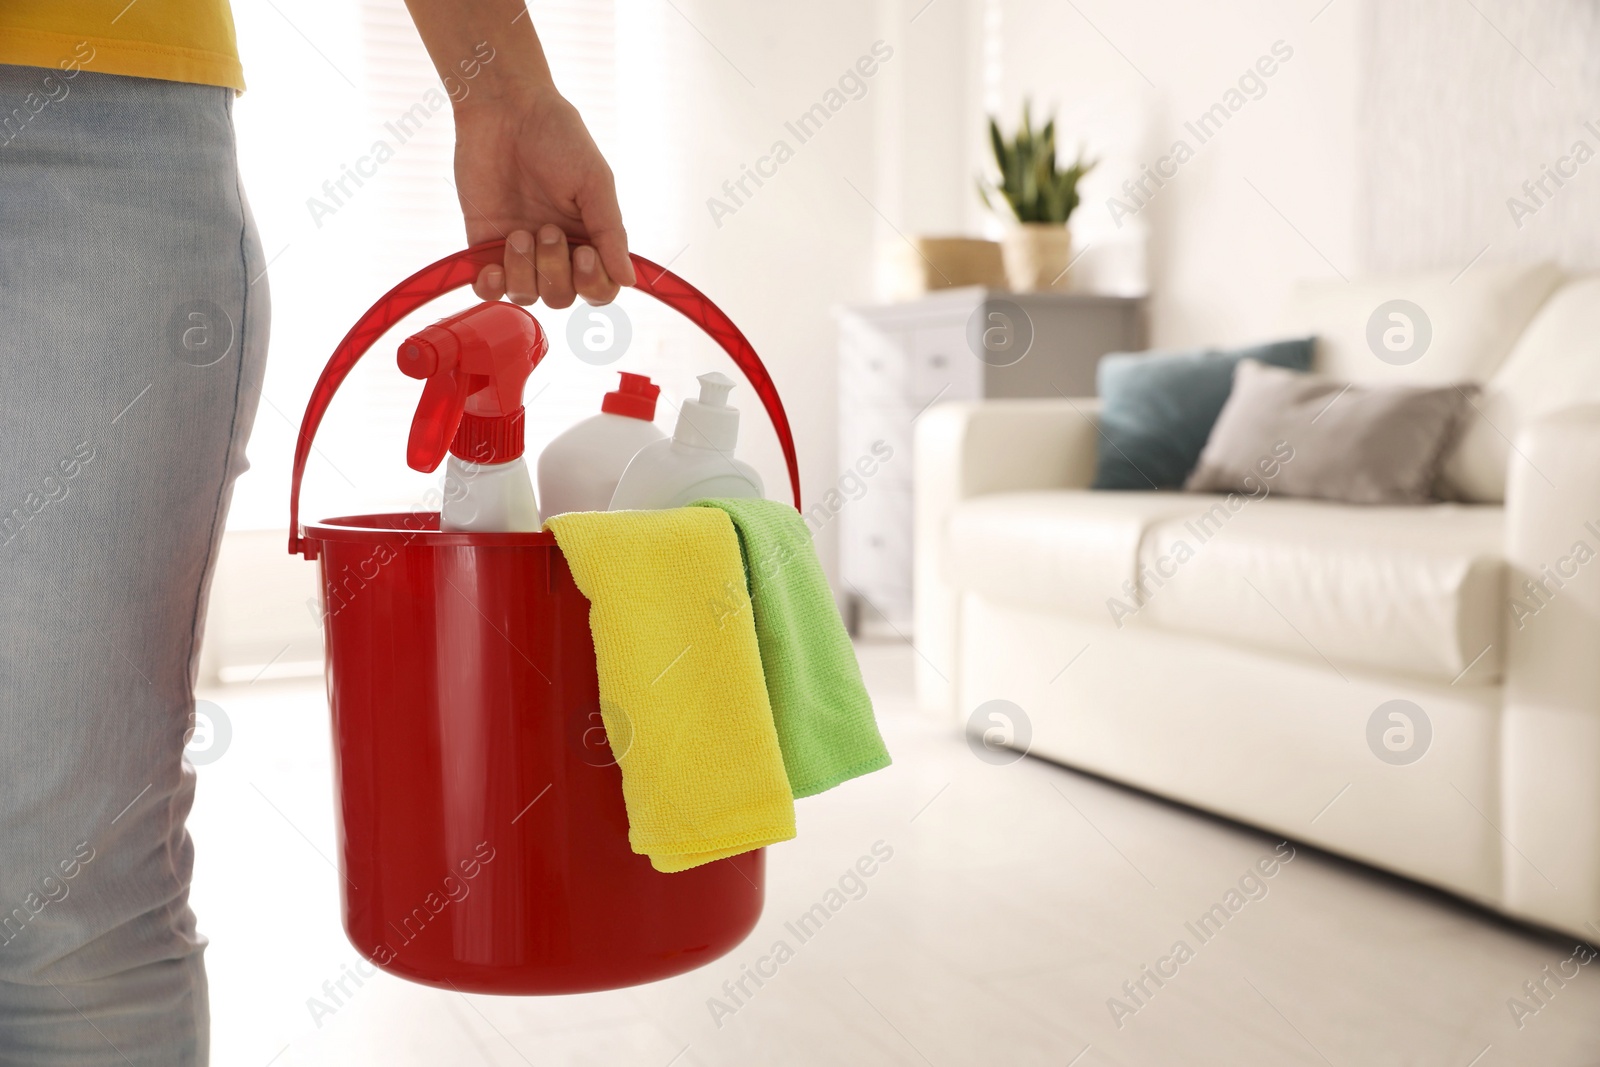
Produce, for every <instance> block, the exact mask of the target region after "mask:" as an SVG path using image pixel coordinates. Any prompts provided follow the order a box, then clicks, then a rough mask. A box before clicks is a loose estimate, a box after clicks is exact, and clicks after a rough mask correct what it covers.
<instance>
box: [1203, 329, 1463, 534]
mask: <svg viewBox="0 0 1600 1067" xmlns="http://www.w3.org/2000/svg"><path fill="white" fill-rule="evenodd" d="M1477 391H1478V387H1477V386H1476V385H1474V384H1471V383H1467V384H1465V385H1456V386H1427V385H1371V384H1360V383H1357V382H1341V381H1339V380H1338V379H1337V378H1325V377H1323V376H1322V375H1320V374H1295V373H1294V372H1293V371H1286V370H1282V369H1280V368H1278V367H1268V366H1266V365H1264V364H1261V363H1253V362H1249V361H1246V362H1243V363H1240V364H1239V367H1238V370H1237V371H1236V372H1235V373H1234V379H1233V393H1232V395H1230V396H1229V397H1228V402H1227V404H1226V405H1224V407H1223V409H1222V415H1221V417H1219V418H1218V419H1217V424H1216V426H1214V427H1212V430H1211V437H1210V439H1209V440H1208V441H1206V447H1205V451H1204V452H1202V453H1201V454H1200V462H1199V464H1197V465H1196V467H1195V469H1194V473H1193V474H1191V475H1190V476H1189V481H1188V482H1187V483H1185V485H1184V488H1185V489H1188V490H1189V491H1190V492H1236V493H1255V492H1258V491H1259V490H1260V487H1261V486H1263V485H1267V486H1270V488H1271V490H1272V491H1273V492H1274V493H1279V494H1282V495H1284V496H1299V497H1312V498H1315V499H1318V500H1336V501H1341V502H1343V503H1346V504H1421V503H1424V502H1426V501H1428V500H1431V499H1432V498H1433V484H1434V481H1435V479H1436V478H1437V477H1438V474H1439V466H1440V464H1441V463H1443V462H1444V455H1445V449H1446V448H1447V447H1448V446H1449V445H1450V443H1451V442H1452V441H1453V440H1454V439H1455V434H1456V428H1457V426H1458V425H1459V424H1460V422H1461V421H1462V420H1461V415H1462V412H1463V411H1464V410H1469V409H1468V402H1469V401H1470V399H1471V397H1472V395H1473V394H1475V393H1476V392H1477Z"/></svg>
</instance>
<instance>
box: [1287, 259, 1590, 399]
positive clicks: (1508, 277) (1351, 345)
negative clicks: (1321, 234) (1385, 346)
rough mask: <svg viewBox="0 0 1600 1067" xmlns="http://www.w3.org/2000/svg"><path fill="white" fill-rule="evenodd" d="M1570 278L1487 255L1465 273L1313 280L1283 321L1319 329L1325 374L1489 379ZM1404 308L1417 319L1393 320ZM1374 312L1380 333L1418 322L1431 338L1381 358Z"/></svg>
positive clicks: (1415, 334) (1422, 380) (1418, 331)
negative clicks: (1416, 351)
mask: <svg viewBox="0 0 1600 1067" xmlns="http://www.w3.org/2000/svg"><path fill="white" fill-rule="evenodd" d="M1561 279H1562V274H1561V271H1560V270H1559V269H1558V268H1556V267H1554V266H1552V265H1550V264H1548V263H1545V264H1537V265H1534V266H1518V265H1513V264H1490V263H1479V264H1477V265H1475V266H1473V267H1472V268H1471V269H1470V270H1467V271H1466V272H1465V273H1461V272H1459V271H1454V270H1448V271H1438V272H1433V273H1426V274H1416V275H1410V276H1406V277H1398V278H1375V279H1372V280H1369V281H1359V282H1345V281H1315V282H1306V283H1302V284H1301V285H1300V286H1298V287H1297V288H1296V289H1295V291H1294V294H1293V296H1292V297H1291V298H1290V300H1289V302H1288V305H1287V307H1286V309H1285V315H1284V325H1285V326H1286V327H1287V328H1288V329H1290V330H1293V331H1295V332H1300V333H1314V334H1316V335H1317V354H1316V359H1315V362H1314V364H1313V367H1314V369H1315V370H1316V371H1317V372H1318V373H1320V374H1326V375H1329V376H1331V377H1334V378H1342V379H1345V380H1348V381H1357V382H1411V383H1416V384H1431V385H1443V384H1447V383H1449V382H1455V381H1461V380H1466V381H1474V382H1483V381H1486V380H1488V378H1489V376H1490V375H1492V374H1493V373H1494V372H1495V370H1496V369H1498V368H1499V366H1500V365H1501V364H1502V363H1503V362H1504V361H1505V359H1506V356H1507V354H1508V353H1509V352H1510V351H1511V347H1512V345H1513V344H1515V343H1516V340H1517V337H1518V336H1519V335H1520V334H1521V333H1522V331H1523V329H1524V328H1525V327H1526V326H1527V325H1528V322H1529V320H1530V319H1532V318H1533V316H1534V313H1535V312H1537V311H1538V310H1539V306H1540V305H1541V304H1543V303H1544V301H1545V299H1546V298H1547V297H1549V296H1550V294H1551V293H1553V292H1554V291H1555V289H1556V287H1557V286H1558V285H1560V284H1561ZM1396 300H1404V301H1408V302H1409V303H1411V304H1413V305H1415V306H1416V307H1417V308H1420V309H1421V312H1422V317H1421V318H1419V317H1418V316H1417V315H1415V314H1414V313H1409V312H1406V311H1405V309H1403V308H1402V309H1396V308H1388V307H1386V305H1389V304H1390V303H1391V302H1392V301H1396ZM1380 309H1382V312H1381V313H1380ZM1395 312H1398V313H1401V314H1405V315H1407V320H1408V321H1402V320H1398V319H1390V318H1389V317H1388V316H1389V314H1391V313H1395ZM1374 316H1377V318H1378V320H1379V322H1378V330H1377V336H1378V337H1379V338H1380V339H1381V338H1382V336H1383V333H1384V331H1385V330H1386V329H1388V328H1391V326H1394V327H1403V328H1404V329H1409V330H1410V336H1411V343H1412V344H1419V342H1420V340H1421V338H1422V337H1423V336H1427V338H1428V341H1427V347H1426V348H1421V349H1420V355H1417V356H1415V358H1409V359H1408V353H1407V352H1405V351H1404V350H1403V349H1402V350H1387V351H1385V356H1386V358H1382V359H1380V358H1379V356H1378V355H1377V354H1376V353H1375V352H1374V350H1373V346H1372V345H1371V343H1369V340H1368V336H1369V334H1368V330H1369V327H1370V326H1371V325H1372V324H1373V320H1374ZM1424 319H1425V322H1424V321H1423V320H1424ZM1404 329H1402V330H1401V332H1399V333H1396V334H1395V335H1394V336H1395V337H1396V339H1397V341H1403V340H1404V338H1405V332H1404Z"/></svg>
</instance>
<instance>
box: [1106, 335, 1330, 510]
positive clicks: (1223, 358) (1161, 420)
mask: <svg viewBox="0 0 1600 1067" xmlns="http://www.w3.org/2000/svg"><path fill="white" fill-rule="evenodd" d="M1314 340H1315V339H1314V338H1311V337H1302V338H1298V339H1296V340H1291V341H1274V342H1272V343H1271V344H1264V345H1252V346H1251V347H1249V348H1235V349H1227V350H1223V349H1215V348H1205V349H1199V350H1196V351H1193V352H1113V353H1112V354H1111V355H1108V356H1106V357H1105V358H1103V359H1102V360H1100V367H1099V370H1098V372H1097V378H1096V382H1097V385H1098V388H1099V391H1100V436H1099V453H1098V455H1097V457H1096V462H1095V470H1094V488H1096V489H1178V488H1181V487H1182V486H1183V483H1184V481H1185V479H1187V478H1188V477H1189V472H1190V471H1192V470H1194V466H1195V464H1196V463H1197V462H1198V461H1199V459H1200V450H1201V449H1203V448H1205V444H1206V438H1208V437H1210V436H1211V427H1212V426H1213V425H1214V424H1215V423H1216V421H1217V416H1218V415H1220V414H1221V413H1222V405H1223V404H1224V403H1225V402H1226V401H1227V399H1228V393H1229V392H1230V391H1231V390H1232V389H1233V368H1234V365H1235V364H1237V363H1238V362H1239V361H1240V360H1241V359H1256V360H1260V361H1261V362H1262V363H1270V364H1272V365H1273V366H1275V367H1284V368H1287V369H1289V370H1296V371H1304V370H1310V369H1311V352H1312V346H1313V342H1314Z"/></svg>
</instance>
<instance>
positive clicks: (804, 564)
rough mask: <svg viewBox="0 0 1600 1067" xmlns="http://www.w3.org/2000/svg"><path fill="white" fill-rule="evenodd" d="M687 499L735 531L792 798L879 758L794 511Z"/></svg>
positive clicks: (847, 652)
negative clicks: (720, 514) (722, 517)
mask: <svg viewBox="0 0 1600 1067" xmlns="http://www.w3.org/2000/svg"><path fill="white" fill-rule="evenodd" d="M690 506H691V507H706V508H720V509H721V510H723V511H725V512H727V513H728V517H729V518H731V519H732V520H733V525H734V528H735V529H736V530H737V531H738V533H739V548H740V549H741V550H742V551H743V553H744V567H745V581H746V583H747V585H748V587H749V596H750V604H751V610H752V611H753V612H754V614H755V625H756V640H757V642H758V643H759V644H760V646H761V667H762V670H763V671H764V672H765V674H766V679H767V697H768V700H769V702H770V703H771V704H772V719H773V724H774V725H775V726H776V727H777V730H778V747H779V748H780V749H781V750H782V752H783V769H784V771H785V772H786V773H787V775H788V777H789V791H790V792H791V793H793V794H794V796H795V799H797V800H798V799H799V798H801V797H809V796H815V795H816V794H818V793H822V792H825V791H827V790H829V789H832V788H833V787H834V786H836V785H838V784H840V783H841V782H848V781H849V780H850V779H852V778H858V777H860V776H861V775H863V774H869V773H871V772H872V771H876V770H881V769H882V768H884V767H887V766H888V765H889V762H890V761H889V750H888V749H886V748H884V747H883V738H882V737H881V736H879V734H878V724H877V721H876V720H875V719H874V718H873V717H872V701H871V699H869V698H868V696H867V687H866V686H865V685H864V684H862V681H861V666H860V664H858V663H857V662H856V654H855V650H854V649H853V648H851V646H850V635H849V634H847V633H845V629H844V623H843V622H842V621H841V620H840V619H839V609H838V608H837V607H836V606H835V605H834V602H833V593H832V591H831V590H830V589H829V588H828V580H827V578H826V577H824V576H823V573H822V563H821V562H820V561H819V560H818V559H817V553H816V550H815V549H814V548H813V547H812V545H811V531H810V530H809V529H807V528H806V523H805V520H804V519H802V518H801V517H800V513H799V512H798V511H796V510H795V509H794V508H792V507H790V506H789V505H788V504H780V503H778V502H777V501H775V500H745V499H716V500H697V501H695V502H694V503H693V504H692V505H690ZM725 599H726V600H727V601H728V603H727V604H726V605H723V606H722V608H721V609H720V610H723V611H731V610H735V608H736V605H737V603H738V601H739V600H740V599H742V598H739V597H733V596H730V597H727V598H725ZM712 607H713V608H714V609H715V608H717V605H716V604H715V603H713V605H712Z"/></svg>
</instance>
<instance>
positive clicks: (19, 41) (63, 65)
mask: <svg viewBox="0 0 1600 1067" xmlns="http://www.w3.org/2000/svg"><path fill="white" fill-rule="evenodd" d="M0 63H17V64H21V65H22V66H28V67H55V68H59V69H61V70H68V71H74V72H75V71H77V70H91V71H97V72H99V73H101V74H129V75H133V76H134V77H138V78H160V79H162V80H164V81H179V82H197V83H199V84H201V85H225V86H227V87H228V88H230V89H243V88H244V70H243V69H242V68H241V67H240V66H239V48H238V45H237V43H236V42H235V40H234V35H233V13H232V12H231V11H230V10H229V9H228V0H132V3H129V2H128V0H0Z"/></svg>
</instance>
